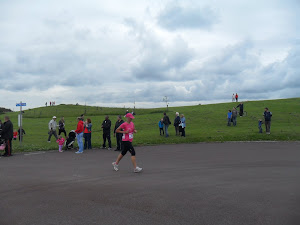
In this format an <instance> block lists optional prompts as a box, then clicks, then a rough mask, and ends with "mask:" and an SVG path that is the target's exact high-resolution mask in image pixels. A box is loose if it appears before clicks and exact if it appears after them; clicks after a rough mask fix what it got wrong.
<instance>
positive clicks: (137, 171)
mask: <svg viewBox="0 0 300 225" xmlns="http://www.w3.org/2000/svg"><path fill="white" fill-rule="evenodd" d="M142 170H143V168H140V167H138V166H137V167H136V168H135V169H134V171H133V172H135V173H139V172H141V171H142Z"/></svg>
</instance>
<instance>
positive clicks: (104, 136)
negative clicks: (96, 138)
mask: <svg viewBox="0 0 300 225" xmlns="http://www.w3.org/2000/svg"><path fill="white" fill-rule="evenodd" d="M106 139H107V141H108V147H109V148H111V140H110V133H108V132H104V133H103V148H105V147H106Z"/></svg>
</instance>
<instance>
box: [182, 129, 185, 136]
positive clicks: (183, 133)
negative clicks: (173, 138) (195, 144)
mask: <svg viewBox="0 0 300 225" xmlns="http://www.w3.org/2000/svg"><path fill="white" fill-rule="evenodd" d="M181 136H182V137H185V127H183V128H181Z"/></svg>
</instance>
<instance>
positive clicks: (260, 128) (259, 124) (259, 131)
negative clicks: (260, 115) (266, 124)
mask: <svg viewBox="0 0 300 225" xmlns="http://www.w3.org/2000/svg"><path fill="white" fill-rule="evenodd" d="M262 124H263V121H262V120H261V119H259V120H258V133H262V127H261V126H262Z"/></svg>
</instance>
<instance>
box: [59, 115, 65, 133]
mask: <svg viewBox="0 0 300 225" xmlns="http://www.w3.org/2000/svg"><path fill="white" fill-rule="evenodd" d="M61 133H64V134H65V137H67V133H66V130H65V118H64V117H63V116H62V117H61V119H60V121H59V122H58V135H60V134H61Z"/></svg>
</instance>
